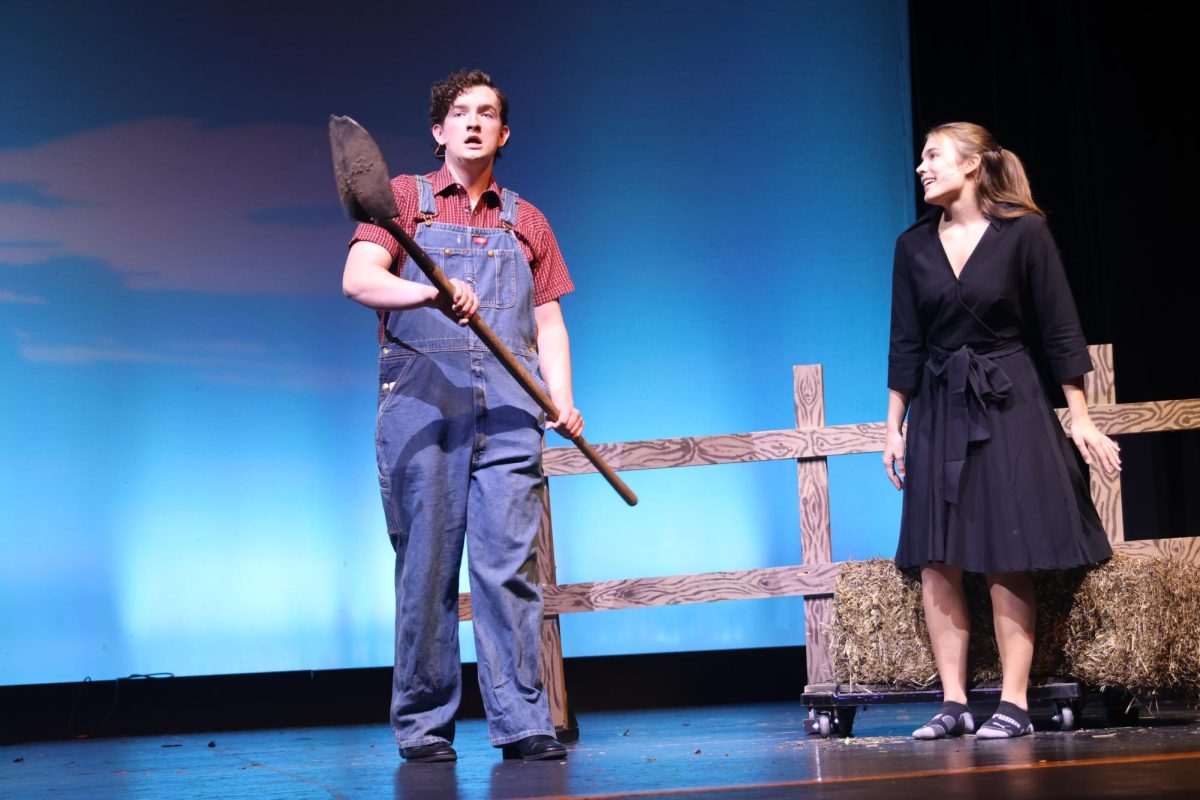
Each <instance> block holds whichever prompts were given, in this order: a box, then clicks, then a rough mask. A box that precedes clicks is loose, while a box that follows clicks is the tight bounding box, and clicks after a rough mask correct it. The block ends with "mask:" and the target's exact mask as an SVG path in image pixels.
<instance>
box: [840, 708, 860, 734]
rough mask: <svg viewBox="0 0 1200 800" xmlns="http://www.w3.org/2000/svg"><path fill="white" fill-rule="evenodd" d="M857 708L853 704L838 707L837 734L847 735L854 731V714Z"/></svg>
mask: <svg viewBox="0 0 1200 800" xmlns="http://www.w3.org/2000/svg"><path fill="white" fill-rule="evenodd" d="M857 711H858V709H857V708H855V707H854V706H848V707H846V708H839V709H838V712H837V732H838V736H849V735H850V734H851V733H853V731H854V714H855V712H857Z"/></svg>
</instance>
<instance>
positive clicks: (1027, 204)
mask: <svg viewBox="0 0 1200 800" xmlns="http://www.w3.org/2000/svg"><path fill="white" fill-rule="evenodd" d="M935 134H936V135H938V136H944V137H946V138H947V139H950V140H952V141H953V142H954V149H955V150H956V151H957V152H958V157H959V160H962V159H966V158H970V157H971V156H975V155H977V156H979V169H978V171H977V172H976V175H977V176H978V177H977V178H976V180H975V193H976V195H977V196H978V197H979V209H980V210H981V211H982V212H983V213H984V214H987V215H988V216H989V217H996V218H999V219H1012V218H1013V217H1021V216H1024V215H1026V214H1037V215H1038V216H1039V217H1044V216H1046V213H1045V212H1044V211H1042V210H1041V209H1040V208H1038V205H1037V203H1035V202H1033V191H1032V190H1031V189H1030V188H1029V178H1027V177H1026V176H1025V165H1024V164H1022V163H1021V159H1019V158H1017V154H1016V153H1014V152H1012V151H1011V150H1005V149H1004V148H1002V147H1001V146H1000V145H999V144H998V143H997V142H996V137H994V136H992V134H991V133H990V132H989V131H988V129H987V128H984V127H983V126H981V125H976V124H975V123H973V122H947V123H945V124H944V125H938V126H936V127H934V128H932V129H930V131H929V133H928V134H926V138H928V137H929V136H934V135H935Z"/></svg>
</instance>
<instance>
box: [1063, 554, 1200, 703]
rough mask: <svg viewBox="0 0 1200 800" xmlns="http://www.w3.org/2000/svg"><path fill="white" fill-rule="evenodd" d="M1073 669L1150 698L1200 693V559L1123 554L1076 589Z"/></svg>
mask: <svg viewBox="0 0 1200 800" xmlns="http://www.w3.org/2000/svg"><path fill="white" fill-rule="evenodd" d="M1074 599H1075V604H1074V608H1073V609H1072V611H1071V614H1070V618H1069V622H1068V625H1069V628H1070V631H1069V633H1070V636H1069V639H1068V641H1067V643H1066V646H1065V650H1066V655H1067V659H1068V662H1069V663H1070V669H1071V672H1072V673H1073V674H1074V675H1076V676H1077V677H1078V678H1079V679H1080V680H1082V681H1084V682H1085V683H1088V684H1090V685H1092V686H1096V687H1098V688H1108V687H1117V688H1122V689H1125V690H1127V691H1129V692H1131V693H1132V694H1134V695H1135V696H1137V697H1139V698H1140V699H1143V700H1149V699H1153V698H1155V697H1195V696H1197V694H1200V564H1192V563H1189V562H1186V561H1181V560H1179V559H1176V558H1146V559H1140V558H1131V557H1129V556H1121V555H1117V556H1115V557H1114V558H1113V559H1112V560H1111V561H1109V562H1108V563H1107V564H1105V565H1104V566H1103V567H1101V568H1099V569H1096V570H1094V571H1092V572H1091V573H1090V574H1089V575H1088V576H1087V577H1086V578H1085V579H1084V580H1083V582H1082V584H1081V585H1080V587H1079V590H1078V591H1077V592H1076V593H1075V598H1074Z"/></svg>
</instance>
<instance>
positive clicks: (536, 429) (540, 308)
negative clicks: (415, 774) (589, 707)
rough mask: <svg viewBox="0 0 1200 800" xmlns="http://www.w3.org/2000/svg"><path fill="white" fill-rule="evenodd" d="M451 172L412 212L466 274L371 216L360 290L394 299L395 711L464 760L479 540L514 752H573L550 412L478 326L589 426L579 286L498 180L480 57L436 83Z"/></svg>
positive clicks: (404, 186)
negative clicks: (467, 652)
mask: <svg viewBox="0 0 1200 800" xmlns="http://www.w3.org/2000/svg"><path fill="white" fill-rule="evenodd" d="M429 117H430V123H431V125H432V131H433V138H434V139H435V140H436V142H437V148H436V149H435V151H434V154H435V155H437V156H439V157H442V156H444V158H445V162H446V163H445V165H444V166H443V167H442V168H441V169H440V170H439V171H437V172H433V173H430V174H428V175H424V176H411V175H407V176H406V175H402V176H400V177H397V178H395V179H393V181H392V189H393V192H394V194H395V197H396V205H397V207H398V208H399V209H400V215H399V216H398V217H397V220H396V221H397V223H399V224H400V225H402V226H403V227H404V228H405V230H406V231H408V232H409V233H410V234H411V235H412V236H413V238H415V239H416V241H417V243H418V244H420V245H421V246H422V247H423V248H424V250H425V251H426V252H427V253H428V254H429V255H430V257H431V258H433V260H434V261H435V262H437V264H438V266H439V267H441V269H442V270H443V271H444V272H445V273H446V275H447V277H449V278H450V280H451V282H452V283H453V284H454V287H455V289H456V293H455V296H454V298H453V300H452V301H450V300H446V299H443V298H441V297H439V295H438V292H437V290H436V289H434V287H433V286H431V285H430V283H429V281H428V280H427V279H426V278H425V276H424V274H423V273H422V272H421V271H420V270H419V269H418V268H417V266H416V265H415V264H413V263H412V262H411V259H408V258H407V254H406V253H404V251H403V250H401V249H400V247H399V244H398V243H397V242H396V241H395V239H393V238H392V237H391V236H390V235H389V234H388V233H387V232H386V231H384V230H382V229H381V228H378V227H376V226H374V225H360V226H359V228H358V230H357V231H356V232H355V235H354V239H353V240H352V242H351V246H350V252H349V255H348V257H347V258H346V266H345V272H344V275H343V290H344V291H345V293H346V296H348V297H350V298H352V299H354V300H357V301H358V302H359V303H362V304H363V305H365V306H367V307H369V308H373V309H375V310H376V311H377V312H379V318H380V326H379V339H380V346H381V354H380V378H379V381H380V390H379V413H378V418H377V428H376V438H375V441H376V454H377V459H378V466H379V482H380V489H381V493H382V496H383V507H384V515H385V517H386V519H387V526H388V534H389V536H390V537H391V540H392V544H393V546H394V547H395V550H396V573H395V581H396V660H395V668H394V672H393V680H392V704H391V722H392V729H393V731H394V732H395V735H396V742H397V744H398V745H399V747H400V754H401V756H403V757H404V758H405V759H406V760H408V761H453V760H455V759H456V758H457V755H456V753H455V752H454V748H453V747H452V746H451V743H452V742H453V739H454V714H455V712H456V710H457V708H458V703H459V697H460V693H461V687H460V676H461V664H460V661H459V649H458V591H459V588H458V574H459V566H460V563H461V561H462V554H463V542H464V537H465V538H467V539H469V542H470V543H469V549H470V556H469V559H468V561H469V568H470V570H469V571H470V582H471V609H472V617H473V619H474V630H475V645H476V654H477V656H478V661H479V688H480V690H481V691H482V693H483V702H484V707H485V709H486V711H487V717H488V730H489V733H490V737H491V741H492V744H493V745H494V746H497V747H502V748H503V750H504V757H505V758H522V759H525V760H537V759H558V758H565V757H566V749H565V748H564V747H563V746H562V744H560V743H559V742H558V740H556V739H555V738H554V726H553V724H552V723H551V720H550V713H549V708H548V704H547V701H546V697H545V695H544V693H543V691H542V683H541V679H540V666H541V650H540V646H539V634H540V630H541V616H542V597H541V588H540V584H539V581H538V573H537V564H536V560H535V555H536V553H535V544H534V542H535V537H536V535H537V530H538V525H539V522H540V520H541V514H542V471H541V451H542V429H541V422H542V419H541V417H542V414H541V411H540V409H539V407H538V406H537V404H536V403H534V401H533V400H532V399H531V398H529V397H528V396H527V395H526V393H525V392H524V390H522V389H521V388H520V386H519V385H518V384H517V382H516V381H515V380H514V379H513V378H512V376H511V375H509V374H508V372H506V371H505V369H504V368H503V367H502V366H501V365H500V363H499V362H498V361H497V360H496V358H495V357H494V356H493V355H492V354H491V352H490V351H488V350H487V349H486V347H485V346H484V345H483V344H482V342H480V340H479V339H478V337H476V336H475V334H474V333H472V332H471V330H470V329H469V328H468V327H466V321H467V319H468V318H469V317H470V316H471V315H472V314H474V313H475V312H476V311H478V313H479V315H480V317H481V318H482V319H483V320H484V321H485V322H486V323H487V324H488V325H489V326H490V327H491V328H492V330H494V331H495V332H496V334H497V335H498V336H499V337H500V338H501V339H502V340H503V341H504V342H505V344H507V345H508V347H509V348H510V349H511V350H512V352H513V353H514V355H516V357H517V358H518V359H520V360H522V361H523V362H524V364H525V366H526V367H528V368H529V371H530V372H531V373H532V374H534V375H539V371H540V376H541V378H542V379H543V380H544V381H545V383H546V386H547V388H548V390H549V392H550V396H551V397H552V398H553V400H554V403H555V405H556V406H558V408H559V409H560V410H561V415H560V418H559V419H558V420H554V421H551V422H550V424H549V425H548V427H552V428H557V429H558V430H559V432H560V433H562V434H563V435H564V436H567V437H574V436H577V435H578V434H579V433H580V431H582V430H583V419H582V417H581V416H580V414H579V412H578V410H576V408H575V403H574V399H573V397H572V392H571V356H570V348H569V344H568V339H567V329H566V326H565V324H564V323H563V316H562V309H561V308H560V306H559V303H558V298H559V297H561V296H562V295H564V294H566V293H567V292H570V291H572V290H573V289H574V286H573V285H572V283H571V278H570V276H569V274H568V273H567V268H566V264H565V263H564V262H563V258H562V254H561V253H560V252H559V249H558V244H557V242H556V241H555V238H554V233H553V232H552V231H551V230H550V226H549V224H548V223H547V222H546V218H545V217H544V216H542V214H541V212H539V211H538V210H537V209H536V208H534V207H533V206H532V205H530V204H529V203H527V202H525V201H524V200H521V199H520V198H518V196H517V195H516V194H515V193H514V192H511V191H509V190H507V189H504V190H501V189H500V187H499V186H498V185H497V184H496V181H495V179H494V178H493V176H492V167H493V165H494V163H495V160H496V158H498V157H499V150H500V148H501V147H503V146H504V144H505V143H506V142H507V141H508V138H509V129H508V100H507V98H506V97H505V96H504V93H503V92H501V91H500V90H499V89H498V88H496V87H495V85H493V83H492V79H491V78H490V77H489V76H488V75H487V74H485V73H483V72H480V71H478V70H475V71H471V72H457V73H454V74H452V75H450V76H449V77H448V78H447V79H446V80H445V81H443V82H441V83H439V84H437V85H435V86H434V87H433V90H432V101H431V104H430V115H429Z"/></svg>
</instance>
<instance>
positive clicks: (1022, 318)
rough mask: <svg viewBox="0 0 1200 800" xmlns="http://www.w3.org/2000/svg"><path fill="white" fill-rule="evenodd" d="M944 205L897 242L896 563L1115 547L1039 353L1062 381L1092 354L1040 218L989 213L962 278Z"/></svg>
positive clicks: (1034, 559)
mask: <svg viewBox="0 0 1200 800" xmlns="http://www.w3.org/2000/svg"><path fill="white" fill-rule="evenodd" d="M940 219H941V209H940V208H934V209H932V210H931V211H930V212H929V213H927V214H925V215H924V216H923V217H922V218H921V219H919V220H918V221H917V223H916V224H914V225H913V226H912V227H911V228H909V229H908V230H907V231H905V232H904V233H903V234H901V235H900V237H899V238H898V239H897V241H896V252H895V262H894V265H893V276H892V320H891V343H890V348H889V353H888V386H889V388H891V389H895V390H898V391H902V392H905V393H906V394H908V395H909V397H910V398H911V400H910V404H909V410H908V430H907V434H906V441H905V468H906V471H907V476H906V479H905V484H904V503H903V512H902V518H901V524H900V541H899V546H898V547H897V552H896V564H897V566H898V567H901V568H907V567H918V566H923V565H925V564H928V563H930V562H942V563H945V564H950V565H953V566H957V567H960V568H962V569H964V570H966V571H968V572H982V573H988V572H1015V571H1028V570H1048V569H1066V568H1069V567H1075V566H1080V565H1084V564H1091V563H1096V562H1099V561H1103V560H1104V559H1106V558H1108V557H1109V556H1111V555H1112V550H1111V548H1110V547H1109V544H1108V540H1107V537H1106V536H1105V534H1104V530H1103V528H1102V527H1101V524H1100V519H1099V516H1098V515H1097V513H1096V508H1095V506H1094V505H1093V504H1092V500H1091V496H1090V494H1089V491H1088V483H1087V480H1086V477H1085V475H1084V474H1083V467H1082V462H1081V459H1080V458H1079V456H1078V453H1077V452H1076V450H1075V447H1074V444H1073V443H1072V442H1071V441H1069V440H1068V438H1067V437H1066V435H1065V434H1064V432H1063V429H1062V426H1061V424H1060V423H1059V420H1058V417H1057V416H1056V415H1055V414H1054V412H1053V409H1052V407H1051V403H1050V400H1049V398H1048V397H1047V395H1046V391H1045V389H1044V387H1043V386H1042V382H1041V379H1040V377H1039V374H1038V370H1037V367H1036V366H1035V363H1034V360H1033V358H1032V355H1031V349H1039V350H1040V352H1041V353H1042V354H1043V355H1044V356H1045V360H1046V361H1047V362H1048V364H1049V367H1050V370H1051V371H1052V372H1053V375H1054V378H1055V379H1056V380H1058V381H1059V382H1066V381H1067V380H1068V379H1071V378H1077V377H1079V376H1081V375H1083V374H1084V373H1086V372H1089V371H1091V369H1092V363H1091V358H1090V357H1089V355H1088V352H1087V345H1086V342H1085V340H1084V337H1083V331H1082V329H1081V327H1080V324H1079V317H1078V314H1077V313H1076V310H1075V303H1074V300H1073V299H1072V297H1071V291H1070V287H1069V286H1068V284H1067V279H1066V275H1065V273H1064V271H1063V268H1062V262H1061V261H1060V259H1059V255H1058V249H1057V247H1056V246H1055V244H1054V239H1053V238H1052V237H1051V235H1050V231H1049V229H1048V228H1047V226H1046V223H1045V220H1043V219H1042V218H1041V217H1040V216H1038V215H1036V214H1027V215H1024V216H1021V217H1017V218H1015V219H1008V220H1005V219H990V224H989V226H988V228H987V229H986V230H985V232H984V234H983V237H982V238H981V239H980V240H979V243H978V245H977V246H976V248H975V250H974V251H973V252H972V253H971V256H970V257H969V258H968V259H967V261H966V264H965V265H964V266H963V268H962V271H961V272H960V274H959V276H958V277H957V278H956V277H955V275H954V270H953V269H952V268H951V266H950V261H949V259H948V258H947V257H946V252H945V249H944V248H943V247H942V243H941V240H940V239H939V237H938V230H937V228H938V222H939V221H940Z"/></svg>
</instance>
